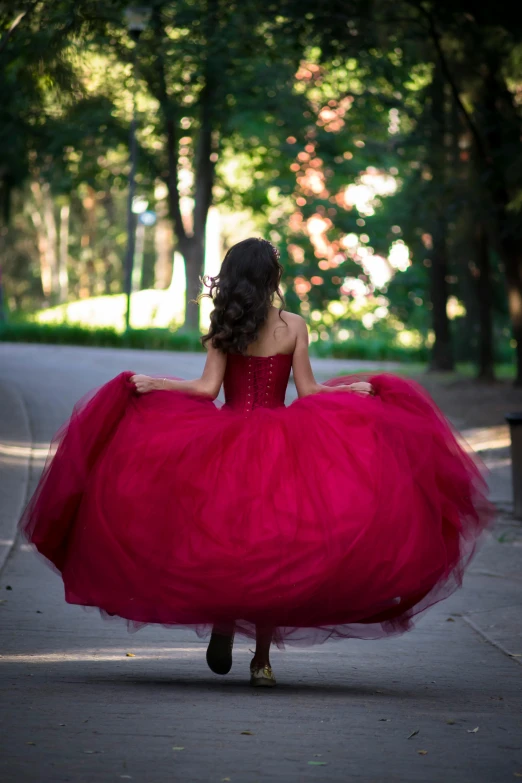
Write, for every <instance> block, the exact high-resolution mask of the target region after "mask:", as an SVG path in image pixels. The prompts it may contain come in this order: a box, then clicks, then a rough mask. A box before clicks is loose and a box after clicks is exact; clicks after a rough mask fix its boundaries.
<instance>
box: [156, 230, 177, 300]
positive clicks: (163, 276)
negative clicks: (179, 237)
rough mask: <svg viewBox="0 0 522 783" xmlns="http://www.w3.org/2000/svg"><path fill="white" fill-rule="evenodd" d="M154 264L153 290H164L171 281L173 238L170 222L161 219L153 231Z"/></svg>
mask: <svg viewBox="0 0 522 783" xmlns="http://www.w3.org/2000/svg"><path fill="white" fill-rule="evenodd" d="M154 247H155V250H156V263H155V264H154V288H160V289H166V288H168V287H169V285H170V281H171V280H172V266H173V263H172V259H173V255H174V238H173V236H172V225H171V222H170V220H168V219H166V218H161V217H160V219H159V220H158V222H157V223H156V228H155V231H154Z"/></svg>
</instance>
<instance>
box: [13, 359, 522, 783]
mask: <svg viewBox="0 0 522 783" xmlns="http://www.w3.org/2000/svg"><path fill="white" fill-rule="evenodd" d="M201 361H202V357H201V356H198V355H190V354H166V353H150V352H146V353H145V352H131V351H129V352H124V351H121V352H120V351H112V350H101V349H100V350H97V349H80V348H78V349H77V348H69V347H67V348H65V347H63V348H55V347H51V346H23V345H1V346H0V501H1V504H2V508H1V511H0V542H1V543H0V565H1V556H2V554H3V556H4V560H5V562H4V565H3V570H2V571H1V573H0V692H1V695H0V781H2V783H62V781H63V782H64V783H65V781H70V782H71V783H90V781H92V782H93V783H105V782H107V783H108V782H109V781H121V780H132V781H135V782H136V783H138V782H139V783H164V781H169V782H170V781H176V782H177V781H184V782H187V783H192V782H194V783H196V782H197V783H199V782H200V781H201V783H207V782H209V783H210V781H216V783H217V782H218V781H221V782H222V783H224V782H226V781H230V783H256V781H258V782H259V783H265V781H271V782H276V783H277V782H278V781H281V782H282V783H283V782H284V783H298V782H300V781H317V782H318V783H328V782H329V781H336V782H337V781H339V782H341V781H342V783H346V782H347V781H358V782H360V783H371V782H374V783H392V781H393V782H394V781H397V782H400V783H403V781H429V782H430V783H431V782H432V783H442V782H444V783H467V782H468V781H469V783H500V781H514V780H516V779H517V778H520V779H522V678H521V675H522V667H521V663H522V620H521V614H522V610H521V604H522V601H521V599H522V569H521V566H522V525H521V524H520V523H516V522H514V521H513V520H511V519H510V518H509V515H506V514H503V515H501V518H500V520H499V524H498V528H497V530H496V532H495V534H494V536H492V538H491V539H490V541H489V542H488V543H487V545H486V546H485V548H484V550H483V552H482V553H481V555H480V556H479V558H478V559H477V561H476V562H475V563H474V565H473V567H472V569H471V571H470V573H469V574H468V577H467V579H466V583H465V587H464V589H463V590H461V591H459V592H458V593H457V594H456V595H455V596H453V597H452V598H451V599H450V600H448V601H447V602H446V603H444V604H442V605H439V606H438V607H436V608H435V609H434V610H432V611H431V612H430V613H429V614H427V615H426V616H425V617H424V618H423V619H422V620H421V621H420V622H419V624H418V626H417V628H416V629H415V630H414V631H413V632H411V633H410V634H408V635H406V636H403V637H400V638H395V639H391V640H387V641H384V642H362V641H348V642H337V643H327V644H324V645H322V646H320V647H315V648H303V649H295V648H288V649H287V650H285V651H275V653H274V655H273V664H274V669H275V672H276V674H277V677H278V681H279V685H278V687H277V689H275V690H274V691H261V692H260V691H252V690H251V689H249V687H248V663H249V660H250V653H249V651H248V645H247V644H246V643H239V644H237V646H236V648H235V663H234V667H233V669H232V672H231V674H230V675H229V676H227V677H225V678H219V677H216V676H215V675H213V674H212V673H211V672H210V671H209V670H208V669H207V668H206V664H205V648H206V645H205V642H204V641H202V640H200V639H198V637H197V636H196V635H195V634H193V633H190V632H187V631H174V630H168V629H164V628H153V627H147V628H144V629H142V630H141V631H139V632H137V633H136V634H128V633H127V631H126V628H125V626H124V625H123V624H122V623H120V622H117V621H115V622H104V621H102V620H101V619H100V616H99V615H98V613H97V612H85V611H83V610H82V609H80V608H79V607H74V606H68V605H66V604H65V602H64V601H63V590H62V585H61V581H60V579H59V577H58V576H57V575H56V574H54V573H53V572H52V571H50V570H49V569H48V568H47V567H46V566H45V565H44V564H43V563H42V562H40V561H39V560H38V559H37V558H36V557H35V556H34V554H33V553H32V552H31V551H30V550H29V549H28V548H27V547H26V546H25V545H23V544H22V543H21V542H20V540H19V539H17V538H15V537H14V536H13V525H14V521H15V519H16V517H17V515H18V514H19V512H20V509H21V507H22V505H23V503H24V502H25V500H26V498H27V495H28V493H30V491H31V489H32V488H33V487H34V485H35V482H36V480H37V478H38V474H39V471H40V470H41V467H42V465H43V461H44V458H45V454H46V448H47V445H48V442H49V440H50V438H51V436H52V434H53V433H54V432H55V430H56V429H57V428H58V427H59V425H60V424H61V423H62V422H63V420H64V419H65V418H66V417H67V415H68V413H69V412H70V410H71V408H72V405H73V403H74V401H75V400H76V399H77V398H78V397H80V396H81V395H82V394H83V393H84V392H86V391H87V390H88V389H90V388H92V387H94V386H97V385H99V384H101V383H103V382H104V381H106V380H107V379H109V378H110V377H112V376H113V375H115V374H116V373H118V372H120V371H121V370H124V369H133V370H136V371H140V372H148V373H158V374H162V373H165V374H174V375H178V376H188V377H193V376H194V375H195V374H196V373H197V372H198V370H199V368H200V366H201ZM357 366H358V367H360V366H361V362H357ZM317 367H318V369H319V374H320V375H323V376H325V375H328V374H331V375H334V374H336V373H337V372H338V371H339V370H340V369H341V368H348V369H349V363H347V362H342V363H341V364H336V363H334V362H327V363H324V364H323V365H321V364H320V363H319V364H318V365H317ZM127 653H132V654H133V657H130V656H129V657H128V656H127ZM245 732H246V733H245Z"/></svg>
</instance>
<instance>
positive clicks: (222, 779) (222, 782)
mask: <svg viewBox="0 0 522 783" xmlns="http://www.w3.org/2000/svg"><path fill="white" fill-rule="evenodd" d="M221 783H230V778H221Z"/></svg>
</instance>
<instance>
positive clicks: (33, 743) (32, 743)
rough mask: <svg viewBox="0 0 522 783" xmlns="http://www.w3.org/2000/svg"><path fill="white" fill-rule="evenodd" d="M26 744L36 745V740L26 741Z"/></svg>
mask: <svg viewBox="0 0 522 783" xmlns="http://www.w3.org/2000/svg"><path fill="white" fill-rule="evenodd" d="M25 744H26V745H36V742H26V743H25Z"/></svg>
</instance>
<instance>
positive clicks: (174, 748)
mask: <svg viewBox="0 0 522 783" xmlns="http://www.w3.org/2000/svg"><path fill="white" fill-rule="evenodd" d="M172 750H185V748H184V747H183V746H182V745H174V747H173V748H172Z"/></svg>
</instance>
